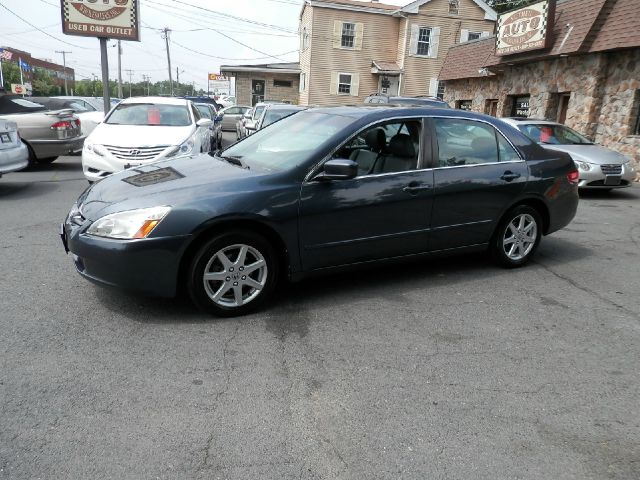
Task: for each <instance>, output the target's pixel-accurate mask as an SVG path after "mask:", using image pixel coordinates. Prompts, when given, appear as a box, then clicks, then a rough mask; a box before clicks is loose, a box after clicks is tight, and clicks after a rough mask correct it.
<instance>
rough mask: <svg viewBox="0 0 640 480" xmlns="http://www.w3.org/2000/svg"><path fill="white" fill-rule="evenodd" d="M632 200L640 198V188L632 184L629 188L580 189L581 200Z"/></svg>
mask: <svg viewBox="0 0 640 480" xmlns="http://www.w3.org/2000/svg"><path fill="white" fill-rule="evenodd" d="M622 199H624V200H631V199H640V188H638V187H634V186H631V187H629V188H616V189H613V190H611V191H608V192H607V191H605V190H597V189H592V190H580V200H585V201H587V200H622Z"/></svg>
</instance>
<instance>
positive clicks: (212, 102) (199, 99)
mask: <svg viewBox="0 0 640 480" xmlns="http://www.w3.org/2000/svg"><path fill="white" fill-rule="evenodd" d="M182 98H184V99H186V100H191V101H192V102H193V103H208V104H209V105H213V108H215V109H216V112H219V111H220V110H222V105H220V104H219V103H218V102H216V101H215V100H214V99H213V98H211V97H206V96H204V97H189V96H187V97H182Z"/></svg>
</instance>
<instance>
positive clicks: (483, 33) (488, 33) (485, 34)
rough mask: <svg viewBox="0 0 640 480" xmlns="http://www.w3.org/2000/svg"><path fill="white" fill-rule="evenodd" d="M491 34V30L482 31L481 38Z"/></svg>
mask: <svg viewBox="0 0 640 480" xmlns="http://www.w3.org/2000/svg"><path fill="white" fill-rule="evenodd" d="M490 36H491V32H482V33H481V34H480V38H487V37H490Z"/></svg>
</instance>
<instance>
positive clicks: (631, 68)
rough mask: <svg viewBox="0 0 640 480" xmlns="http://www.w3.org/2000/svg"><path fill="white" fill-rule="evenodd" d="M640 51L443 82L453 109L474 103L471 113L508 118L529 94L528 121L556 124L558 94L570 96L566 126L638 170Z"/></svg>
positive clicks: (561, 60) (550, 62)
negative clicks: (492, 112) (494, 103)
mask: <svg viewBox="0 0 640 480" xmlns="http://www.w3.org/2000/svg"><path fill="white" fill-rule="evenodd" d="M639 92H640V49H634V50H625V51H619V52H608V53H597V54H588V55H580V56H576V57H566V58H556V59H551V60H543V61H538V62H535V63H530V64H525V65H513V66H507V67H505V69H504V71H502V72H499V73H498V74H497V75H494V76H488V77H479V78H468V79H462V80H448V81H447V82H446V90H445V100H446V101H447V102H449V104H450V105H451V106H454V105H455V104H456V101H459V100H472V110H473V111H476V112H482V113H489V111H488V103H489V102H488V101H489V100H498V116H510V115H511V107H512V104H513V99H514V97H515V96H518V95H530V96H531V97H530V106H529V117H531V118H546V119H549V120H556V119H557V115H558V102H559V95H558V94H562V93H570V94H571V97H570V99H569V104H568V109H567V116H566V120H565V124H566V125H567V126H569V127H571V128H573V129H575V130H577V131H579V132H581V133H584V134H586V135H587V136H588V137H590V138H592V139H593V140H594V141H595V142H597V143H601V144H602V145H604V146H606V147H609V148H611V149H613V150H616V151H619V152H620V153H623V154H625V155H627V156H629V157H631V158H632V159H633V160H634V161H635V164H636V168H637V167H640V136H634V135H632V133H633V128H634V126H635V122H636V120H637V117H638V110H639V105H638V104H639V103H640V93H639Z"/></svg>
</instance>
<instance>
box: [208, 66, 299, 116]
mask: <svg viewBox="0 0 640 480" xmlns="http://www.w3.org/2000/svg"><path fill="white" fill-rule="evenodd" d="M220 73H221V74H222V75H225V76H228V77H235V79H236V103H237V104H238V105H251V106H253V105H255V104H256V103H258V102H262V101H264V100H277V101H280V102H282V101H283V102H286V103H296V104H297V103H298V99H299V93H298V92H299V89H300V84H299V79H300V65H299V64H298V63H271V64H263V65H222V66H221V67H220Z"/></svg>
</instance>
